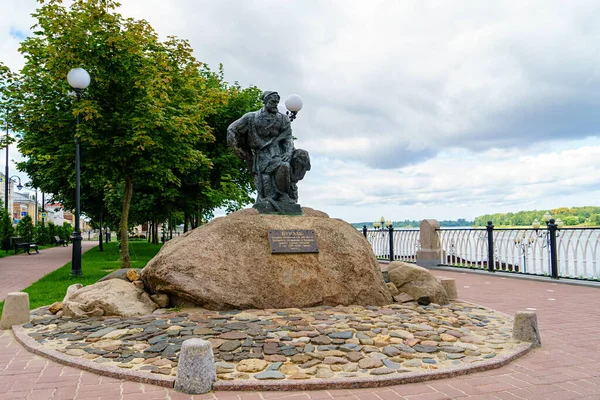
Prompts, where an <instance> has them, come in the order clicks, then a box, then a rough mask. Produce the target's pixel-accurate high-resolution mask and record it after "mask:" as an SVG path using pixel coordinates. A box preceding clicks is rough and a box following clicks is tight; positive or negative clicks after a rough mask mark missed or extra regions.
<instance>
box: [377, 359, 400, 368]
mask: <svg viewBox="0 0 600 400" xmlns="http://www.w3.org/2000/svg"><path fill="white" fill-rule="evenodd" d="M381 361H382V362H383V365H385V366H386V367H388V368H391V369H399V368H400V367H401V365H400V364H398V363H397V362H394V361H392V360H390V359H388V358H384V359H383V360H381Z"/></svg>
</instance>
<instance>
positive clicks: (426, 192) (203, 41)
mask: <svg viewBox="0 0 600 400" xmlns="http://www.w3.org/2000/svg"><path fill="white" fill-rule="evenodd" d="M35 7H37V3H36V2H34V1H33V0H18V1H17V0H2V10H3V16H4V15H6V16H8V18H2V20H1V21H0V50H1V53H0V54H2V56H1V57H2V61H3V62H5V63H7V64H8V65H9V66H11V67H13V68H16V67H18V66H20V65H22V62H23V61H22V59H21V58H20V56H19V55H18V53H17V51H16V49H17V47H18V44H17V41H16V39H15V35H14V33H15V32H27V30H28V28H29V27H30V26H31V25H32V24H33V20H32V19H31V18H28V17H27V14H28V13H30V12H32V11H33V10H34V9H35ZM5 10H6V14H4V12H5ZM120 12H121V13H122V14H124V15H125V16H133V17H135V18H144V19H146V20H148V21H149V22H150V23H151V24H152V26H153V27H154V28H155V29H156V30H157V31H158V32H159V34H160V35H161V37H166V36H167V35H176V36H179V37H181V38H186V39H189V40H190V43H191V45H192V47H193V48H194V50H195V55H196V56H197V58H198V59H199V60H201V61H204V62H207V63H208V64H209V65H210V66H211V67H212V68H217V67H218V64H219V63H223V64H224V67H225V76H226V78H227V79H228V80H230V81H236V80H237V81H239V82H240V83H241V84H243V85H248V84H255V85H258V86H259V87H261V88H262V89H265V90H277V91H279V93H280V94H281V95H282V98H284V99H285V98H286V97H287V95H289V94H291V93H297V94H300V95H301V96H302V97H303V98H304V101H305V106H304V109H303V110H302V111H301V112H300V113H299V116H298V119H297V120H296V121H294V124H293V127H294V134H295V136H297V137H298V141H297V146H298V147H301V148H304V149H306V150H308V151H309V152H310V154H311V158H312V171H310V172H309V173H308V174H307V176H306V178H305V180H304V181H302V182H301V183H300V185H299V186H300V201H301V203H302V204H303V205H307V206H313V207H316V208H322V209H324V210H325V211H329V212H330V213H331V214H333V215H335V216H340V217H343V218H345V219H349V220H360V219H366V220H370V219H373V218H376V217H377V216H378V215H379V214H381V213H382V212H384V211H385V214H386V215H387V216H389V218H391V219H404V218H409V219H413V218H439V219H445V218H457V217H469V218H472V217H474V216H476V215H478V214H483V213H489V212H499V211H509V210H513V211H514V210H519V209H526V208H540V209H541V208H549V207H555V206H574V205H586V204H588V205H599V203H598V200H597V199H598V198H600V197H598V192H599V190H600V186H599V182H598V179H599V178H597V177H599V176H600V174H599V172H600V171H599V169H600V166H599V164H598V161H597V160H598V159H599V157H598V147H597V146H598V138H599V137H600V128H599V127H600V112H599V111H598V110H599V109H600V45H599V43H600V40H599V38H600V24H598V23H597V21H598V19H599V18H600V5H599V4H598V2H597V1H594V0H589V1H586V0H575V1H571V2H563V1H558V0H556V1H551V0H545V1H521V2H518V3H516V2H508V3H507V2H489V1H488V2H474V1H467V0H464V1H458V0H457V1H453V2H439V1H438V2H420V1H403V2H397V1H393V0H386V1H383V0H381V1H370V2H364V1H360V0H353V1H350V0H348V1H341V0H332V1H328V2H323V1H316V0H302V1H301V0H291V1H285V2H282V1H278V0H247V1H243V2H242V1H237V2H233V1H226V2H225V1H223V2H215V1H209V0H203V1H198V0H173V1H170V2H168V6H165V2H164V1H159V0H127V1H125V2H123V7H122V9H121V10H120ZM11 32H12V34H11ZM586 138H587V139H586ZM548 148H552V149H555V150H554V152H550V153H547V152H546V151H547V149H548Z"/></svg>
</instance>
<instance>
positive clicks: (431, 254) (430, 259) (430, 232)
mask: <svg viewBox="0 0 600 400" xmlns="http://www.w3.org/2000/svg"><path fill="white" fill-rule="evenodd" d="M438 229H440V223H439V222H438V221H437V220H435V219H424V220H423V221H421V228H420V232H419V242H420V244H421V249H420V250H418V251H417V254H416V258H417V260H416V261H417V265H418V266H420V267H425V268H427V267H435V266H437V265H439V264H440V258H441V254H442V248H441V246H440V237H439V234H438Z"/></svg>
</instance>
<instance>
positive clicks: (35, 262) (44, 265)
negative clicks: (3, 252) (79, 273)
mask: <svg viewBox="0 0 600 400" xmlns="http://www.w3.org/2000/svg"><path fill="white" fill-rule="evenodd" d="M97 244H98V242H93V241H82V242H81V251H82V253H85V252H86V251H88V250H89V249H91V248H92V247H94V246H96V245H97ZM72 253H73V246H72V245H69V246H66V247H65V246H57V247H52V248H49V249H43V250H40V253H39V254H37V253H35V252H32V253H31V255H28V254H27V253H21V254H17V255H16V256H10V257H3V258H0V301H2V300H4V299H5V298H6V295H7V294H8V293H10V292H18V291H20V290H23V289H25V288H26V287H28V286H29V285H31V284H32V283H33V282H36V281H38V280H39V279H40V278H42V277H43V276H44V275H47V274H48V273H50V272H52V271H54V270H56V269H58V268H60V267H62V266H63V265H65V264H66V263H68V262H69V261H71V257H72Z"/></svg>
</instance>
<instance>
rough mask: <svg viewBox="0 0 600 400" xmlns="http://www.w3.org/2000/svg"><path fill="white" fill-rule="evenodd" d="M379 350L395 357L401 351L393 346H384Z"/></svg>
mask: <svg viewBox="0 0 600 400" xmlns="http://www.w3.org/2000/svg"><path fill="white" fill-rule="evenodd" d="M381 351H382V352H383V354H385V355H386V356H388V357H395V356H397V355H398V354H400V353H401V352H400V350H398V349H397V348H396V347H394V346H385V347H384V348H383V350H381Z"/></svg>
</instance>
